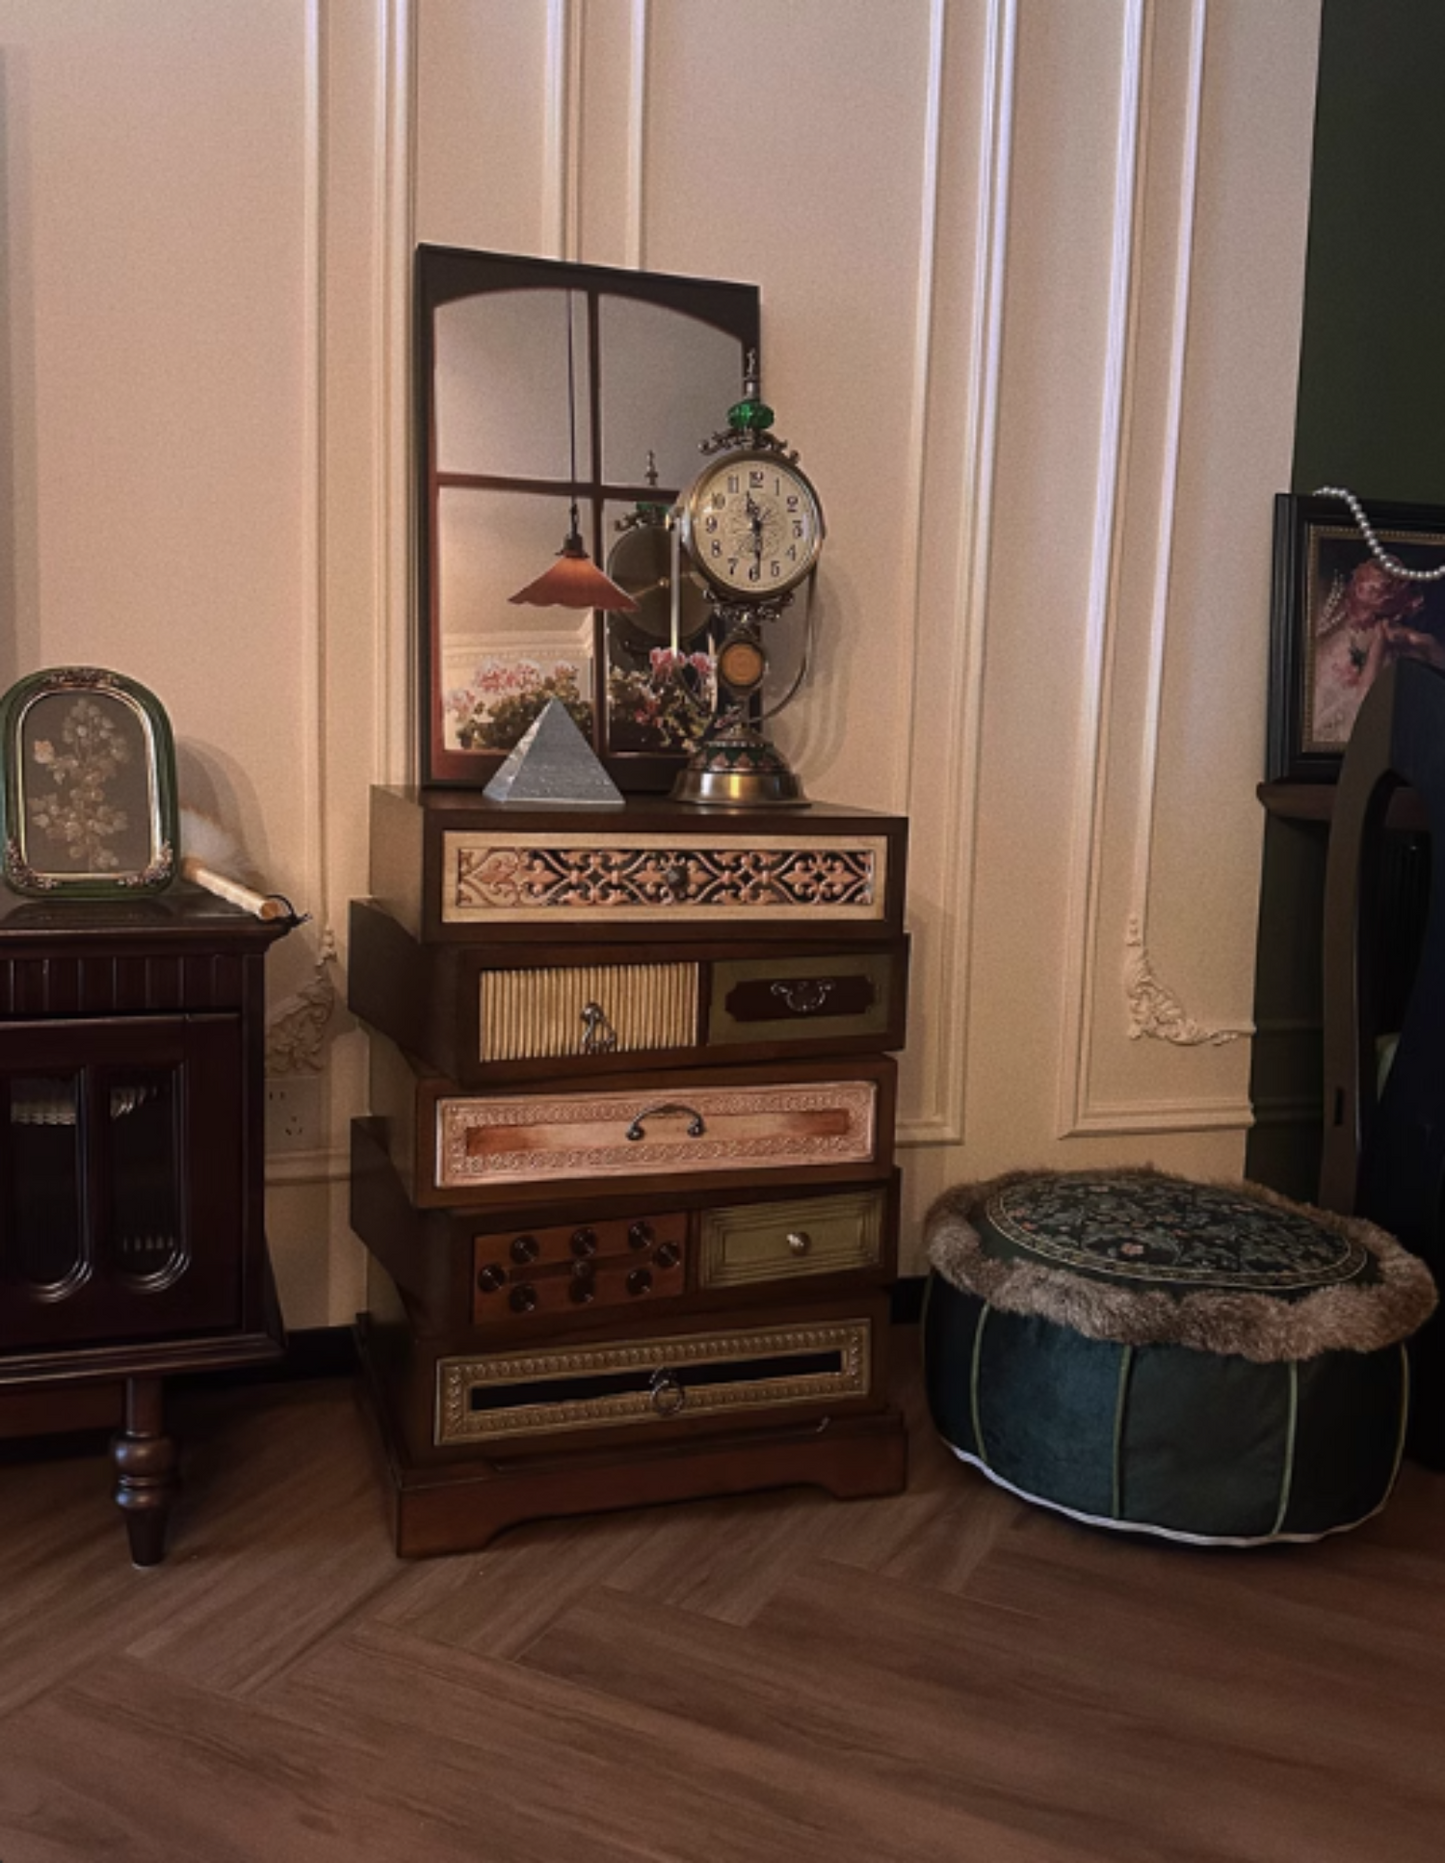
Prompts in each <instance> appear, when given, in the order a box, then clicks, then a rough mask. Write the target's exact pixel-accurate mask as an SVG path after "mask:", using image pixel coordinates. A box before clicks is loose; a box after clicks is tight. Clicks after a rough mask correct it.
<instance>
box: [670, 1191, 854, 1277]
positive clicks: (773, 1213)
mask: <svg viewBox="0 0 1445 1863" xmlns="http://www.w3.org/2000/svg"><path fill="white" fill-rule="evenodd" d="M889 1216H890V1212H889V1194H888V1191H887V1190H886V1189H885V1188H884V1186H882V1185H881V1184H880V1185H878V1186H877V1187H876V1188H873V1189H869V1190H855V1191H850V1192H848V1193H846V1194H844V1195H840V1196H835V1197H799V1198H795V1199H792V1200H790V1201H789V1202H786V1203H744V1204H740V1205H735V1206H730V1207H726V1208H723V1209H710V1210H704V1211H703V1212H702V1215H701V1226H700V1233H699V1238H698V1261H697V1279H698V1286H699V1287H736V1286H741V1285H747V1284H750V1283H755V1282H759V1281H791V1280H796V1279H799V1278H802V1277H812V1276H815V1275H822V1274H846V1273H850V1272H860V1271H865V1270H867V1269H870V1268H877V1267H879V1266H880V1264H881V1263H882V1262H883V1260H884V1256H885V1253H886V1252H887V1248H888V1243H889V1240H890V1223H889Z"/></svg>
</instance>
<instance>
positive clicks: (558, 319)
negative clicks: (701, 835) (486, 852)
mask: <svg viewBox="0 0 1445 1863" xmlns="http://www.w3.org/2000/svg"><path fill="white" fill-rule="evenodd" d="M416 278H417V319H416V331H417V362H418V384H417V387H418V413H419V424H420V434H419V445H418V449H417V456H418V465H419V474H420V483H419V503H418V511H419V526H420V548H419V552H418V558H419V563H420V575H421V590H420V594H421V609H420V612H421V617H422V627H421V637H422V643H423V645H422V667H421V675H422V676H421V680H420V686H419V691H420V709H421V720H420V724H421V731H420V741H421V780H422V782H423V783H427V784H448V783H465V784H471V783H478V784H484V783H486V782H487V781H488V780H489V779H490V777H491V776H492V774H493V773H494V771H495V770H496V769H497V768H498V766H499V765H500V763H501V761H502V759H503V758H504V757H505V755H506V753H507V752H508V751H509V750H510V749H511V748H512V746H513V745H514V744H515V743H516V742H517V740H518V739H519V738H520V737H521V736H522V734H523V733H524V732H525V731H526V729H527V727H528V726H529V725H530V724H531V723H532V721H533V720H534V719H535V718H536V716H537V715H538V713H539V712H540V711H541V709H542V707H543V705H545V704H546V702H547V701H548V699H550V698H553V697H556V698H560V699H561V700H562V702H563V703H564V704H565V705H566V707H567V710H568V711H569V713H570V714H571V715H572V717H573V719H574V720H575V721H576V723H577V724H578V726H579V727H580V728H581V730H582V732H583V734H584V735H585V736H586V737H587V738H588V740H589V741H590V742H591V744H592V746H593V748H594V749H595V750H596V751H597V754H598V755H599V757H601V759H602V761H603V763H604V764H605V765H606V766H607V768H608V770H609V772H610V773H611V775H612V777H613V780H614V781H615V782H616V783H617V784H618V785H619V787H621V788H622V789H624V790H632V791H661V790H665V789H667V788H668V787H669V786H670V784H671V782H672V779H673V777H674V775H675V774H676V772H677V769H678V767H679V765H680V764H681V763H682V762H683V760H684V758H685V755H686V751H687V749H688V747H689V746H690V745H691V743H692V741H693V740H694V738H695V737H696V736H697V734H698V732H699V731H700V730H701V728H702V726H703V724H704V723H705V722H706V719H707V717H708V715H709V713H710V709H711V699H712V684H711V644H712V643H711V639H710V632H709V625H710V616H709V610H708V607H707V603H706V600H705V598H704V594H703V590H702V587H701V584H700V582H698V581H697V579H696V578H695V576H694V575H693V573H692V572H691V571H690V570H688V569H687V568H686V565H685V559H684V565H683V568H682V571H681V583H680V589H681V599H680V601H679V603H678V604H677V608H678V625H677V629H676V636H677V637H676V639H674V626H673V607H674V604H673V600H672V582H673V579H674V575H675V573H676V558H675V556H674V554H673V551H672V533H671V532H670V531H669V529H668V528H667V526H666V525H665V523H664V522H663V514H664V513H665V512H666V510H667V509H668V507H669V506H670V505H671V504H672V503H673V501H674V500H675V498H676V497H677V495H678V493H679V492H680V491H681V490H683V489H684V488H685V487H686V486H687V485H688V484H689V483H690V482H691V480H692V479H693V478H694V477H695V475H696V473H697V471H698V468H699V466H700V465H701V463H702V456H701V455H700V453H699V451H698V446H699V442H700V441H702V440H703V439H705V438H706V437H707V436H708V435H709V434H711V433H713V432H714V431H715V430H717V429H718V428H720V427H721V426H723V425H724V424H725V422H726V417H727V410H728V408H729V407H730V406H731V405H732V403H733V402H734V401H736V400H737V399H738V396H739V394H740V392H741V385H742V380H743V363H744V358H745V357H746V355H747V352H748V351H749V350H753V349H756V348H757V346H758V327H759V294H758V291H757V288H756V286H752V285H742V284H731V283H724V282H720V281H717V280H711V279H698V278H676V277H670V276H666V275H663V274H659V273H648V272H628V271H617V270H612V269H610V268H608V267H604V266H592V265H568V264H563V263H560V262H556V261H552V260H546V259H527V258H516V257H512V256H509V255H505V254H499V253H486V252H467V251H462V250H458V249H456V248H452V247H440V246H422V247H419V248H418V252H417V274H416ZM569 338H570V341H569ZM569 351H570V356H571V381H572V387H571V392H570V394H569ZM574 463H575V478H574ZM574 498H575V501H576V504H577V506H578V512H579V520H580V528H581V533H582V539H583V542H584V544H585V545H586V548H587V550H588V553H589V554H590V555H591V557H592V559H593V561H594V562H596V563H598V564H599V565H600V566H602V567H603V568H604V569H606V571H607V573H608V574H609V575H610V576H612V578H613V579H614V580H615V581H617V582H618V583H619V584H620V585H621V586H622V587H623V588H625V589H626V590H627V591H628V592H629V593H630V594H632V595H633V596H634V599H635V600H636V601H637V602H638V608H637V611H636V612H635V613H630V614H620V613H619V614H604V613H599V612H596V611H590V610H583V611H578V610H575V609H567V608H534V607H518V606H515V605H513V604H512V602H511V600H510V597H511V596H512V595H513V594H514V593H515V592H516V591H517V590H518V589H520V588H522V587H523V586H524V585H525V584H527V583H529V582H531V581H532V580H533V579H534V578H536V577H537V576H539V575H540V574H541V573H542V571H543V570H544V569H546V568H547V567H548V566H549V565H550V563H551V562H552V561H553V559H554V558H555V557H556V556H557V554H558V551H559V548H560V546H561V543H562V540H563V538H564V536H565V535H566V533H567V530H568V527H569V519H570V506H571V504H572V502H573V500H574Z"/></svg>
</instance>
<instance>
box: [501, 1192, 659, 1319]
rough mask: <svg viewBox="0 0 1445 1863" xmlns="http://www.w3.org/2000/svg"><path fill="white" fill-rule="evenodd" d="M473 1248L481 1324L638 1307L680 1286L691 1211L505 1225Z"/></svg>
mask: <svg viewBox="0 0 1445 1863" xmlns="http://www.w3.org/2000/svg"><path fill="white" fill-rule="evenodd" d="M473 1254H474V1263H475V1266H474V1272H473V1277H472V1322H473V1324H474V1325H477V1326H489V1325H493V1324H495V1323H496V1322H497V1321H508V1320H521V1319H525V1318H526V1317H527V1316H528V1315H529V1314H532V1313H539V1314H556V1313H568V1312H576V1311H579V1310H580V1309H581V1308H583V1307H589V1306H597V1307H635V1306H637V1305H639V1304H640V1303H642V1302H644V1301H651V1300H658V1299H666V1298H667V1297H668V1296H669V1295H671V1294H680V1293H681V1292H682V1290H683V1283H684V1280H685V1278H686V1272H687V1215H686V1213H685V1212H682V1213H676V1214H671V1215H666V1216H646V1217H636V1218H633V1219H631V1220H629V1219H628V1218H626V1217H621V1218H613V1219H612V1220H610V1221H605V1222H598V1223H583V1224H577V1223H567V1224H565V1225H563V1226H560V1227H555V1228H549V1229H524V1230H506V1231H504V1232H501V1233H498V1234H495V1235H479V1236H477V1237H475V1238H474V1240H473Z"/></svg>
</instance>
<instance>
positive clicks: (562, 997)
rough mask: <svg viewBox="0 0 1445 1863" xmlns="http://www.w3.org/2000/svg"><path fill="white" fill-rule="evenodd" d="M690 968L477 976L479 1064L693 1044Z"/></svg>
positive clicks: (605, 967) (694, 976)
mask: <svg viewBox="0 0 1445 1863" xmlns="http://www.w3.org/2000/svg"><path fill="white" fill-rule="evenodd" d="M698 989H699V981H698V966H697V965H696V964H587V965H578V966H576V967H573V966H568V967H566V968H558V969H553V970H484V971H482V972H481V974H480V977H479V978H478V990H479V999H480V1000H479V1002H478V1006H477V1013H478V1022H479V1039H478V1055H477V1058H478V1060H480V1061H530V1060H540V1059H543V1058H545V1057H546V1056H549V1055H567V1056H571V1055H591V1054H624V1053H633V1052H636V1051H638V1050H641V1049H647V1048H692V1047H696V1045H697V1042H698V1020H699V1017H698Z"/></svg>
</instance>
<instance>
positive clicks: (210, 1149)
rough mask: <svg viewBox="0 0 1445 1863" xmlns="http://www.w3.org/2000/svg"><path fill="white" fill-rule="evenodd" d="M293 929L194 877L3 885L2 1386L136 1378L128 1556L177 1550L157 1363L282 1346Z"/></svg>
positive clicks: (128, 1428)
mask: <svg viewBox="0 0 1445 1863" xmlns="http://www.w3.org/2000/svg"><path fill="white" fill-rule="evenodd" d="M289 929H290V921H289V920H285V919H280V920H270V921H266V922H263V921H261V920H259V919H256V918H254V917H252V916H251V914H249V913H247V912H243V911H240V910H238V909H237V908H236V907H234V906H231V905H228V904H226V903H225V902H224V901H221V900H219V899H215V898H213V897H211V895H210V894H208V893H203V892H200V891H198V890H197V889H195V888H192V887H189V886H183V885H178V886H176V887H174V888H172V889H171V890H170V891H168V892H166V893H164V894H161V895H159V896H158V897H154V898H146V899H140V898H136V899H119V900H103V901H96V900H84V901H79V900H64V901H55V902H49V901H38V900H32V899H22V898H19V897H17V896H16V895H15V894H13V893H11V892H9V891H8V890H7V889H5V888H3V887H0V1393H13V1392H18V1391H28V1392H30V1393H33V1394H35V1395H37V1396H42V1397H43V1394H44V1393H45V1392H46V1391H55V1392H61V1391H64V1390H67V1389H72V1390H73V1389H74V1388H75V1387H76V1386H77V1385H78V1384H88V1385H99V1384H105V1383H112V1384H113V1383H115V1381H116V1380H118V1379H121V1380H124V1386H125V1419H124V1425H123V1427H122V1429H121V1431H120V1433H119V1435H118V1436H117V1437H116V1439H115V1447H114V1458H115V1469H116V1490H115V1499H116V1502H117V1504H118V1506H119V1507H120V1508H121V1510H122V1513H123V1515H124V1518H125V1523H126V1529H127V1532H128V1535H129V1539H130V1550H131V1556H132V1558H133V1559H134V1561H135V1563H136V1564H137V1565H154V1564H155V1563H157V1562H158V1561H159V1560H160V1559H161V1558H162V1557H163V1556H164V1552H165V1537H166V1526H167V1520H168V1516H169V1513H170V1508H171V1503H172V1500H173V1498H174V1495H175V1490H176V1474H175V1469H176V1447H175V1444H174V1442H173V1441H172V1439H171V1438H170V1436H169V1435H168V1434H167V1431H166V1428H165V1421H164V1406H163V1386H164V1380H165V1378H166V1376H167V1375H169V1374H171V1373H175V1372H193V1371H205V1370H215V1369H220V1368H222V1367H229V1366H239V1365H249V1364H256V1363H260V1362H263V1361H265V1360H268V1359H273V1358H276V1357H278V1356H279V1355H280V1351H281V1336H282V1335H281V1323H280V1316H279V1310H278V1308H277V1304H276V1298H275V1290H274V1287H273V1284H272V1280H271V1274H270V1264H269V1261H268V1258H267V1254H266V1243H265V1234H264V1226H263V1223H264V1212H263V1189H264V1184H263V1171H264V1158H263V1137H262V1116H263V1108H264V1087H263V1067H264V1043H265V978H264V966H265V956H266V952H267V949H268V948H269V947H270V945H272V944H273V943H274V942H275V941H276V939H277V938H279V937H281V936H283V935H284V934H285V932H286V931H287V930H289ZM57 1408H58V1410H59V1409H61V1408H63V1407H61V1406H58V1407H57Z"/></svg>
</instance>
